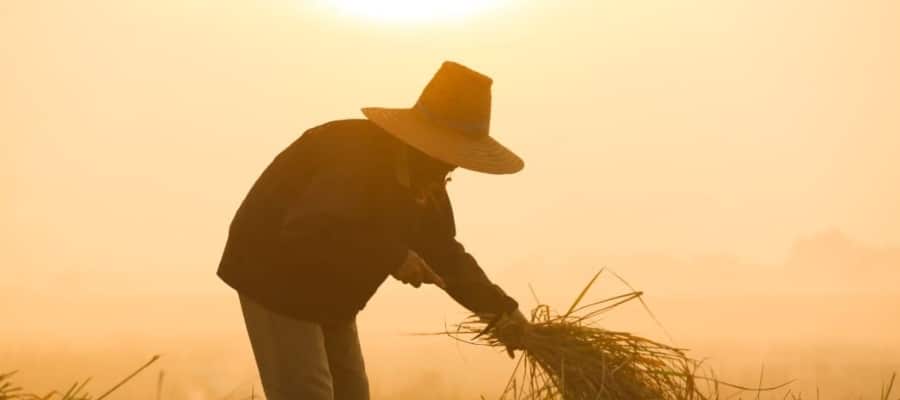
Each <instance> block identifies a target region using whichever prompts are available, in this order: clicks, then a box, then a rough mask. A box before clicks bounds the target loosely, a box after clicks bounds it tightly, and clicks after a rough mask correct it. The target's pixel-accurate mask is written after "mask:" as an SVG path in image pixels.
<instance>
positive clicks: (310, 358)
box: [240, 296, 369, 400]
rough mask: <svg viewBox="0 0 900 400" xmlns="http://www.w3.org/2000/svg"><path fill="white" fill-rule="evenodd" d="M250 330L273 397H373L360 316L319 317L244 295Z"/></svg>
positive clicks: (353, 399)
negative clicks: (292, 313) (282, 310)
mask: <svg viewBox="0 0 900 400" xmlns="http://www.w3.org/2000/svg"><path fill="white" fill-rule="evenodd" d="M240 303H241V311H242V312H243V315H244V323H245V324H246V326H247V335H248V336H249V337H250V345H251V347H252V348H253V356H254V358H255V359H256V366H257V369H258V370H259V376H260V379H261V380H262V385H263V391H264V392H265V395H266V398H267V399H268V400H368V399H369V381H368V378H367V377H366V369H365V363H364V361H363V357H362V350H361V348H360V344H359V333H358V332H357V330H356V321H355V320H349V321H344V322H334V323H316V322H310V321H302V320H298V319H294V318H291V317H288V316H285V315H282V314H278V313H275V312H273V311H270V310H268V309H267V308H265V307H264V306H262V305H261V304H258V303H256V302H255V301H253V300H251V299H248V298H246V297H245V296H240Z"/></svg>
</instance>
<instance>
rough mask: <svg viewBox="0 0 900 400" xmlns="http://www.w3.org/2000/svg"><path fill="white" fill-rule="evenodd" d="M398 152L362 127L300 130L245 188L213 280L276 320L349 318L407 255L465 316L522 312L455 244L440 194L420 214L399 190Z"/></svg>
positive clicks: (337, 124) (341, 124)
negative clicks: (429, 271) (437, 279)
mask: <svg viewBox="0 0 900 400" xmlns="http://www.w3.org/2000/svg"><path fill="white" fill-rule="evenodd" d="M402 146H405V145H404V144H403V143H401V142H400V141H398V140H396V139H394V138H393V137H392V136H391V135H390V134H388V133H387V132H384V131H383V130H382V129H381V128H379V127H378V126H376V125H375V124H373V123H372V122H369V121H368V120H343V121H334V122H330V123H327V124H324V125H321V126H318V127H315V128H313V129H310V130H308V131H306V132H305V133H304V134H303V135H302V136H301V137H300V138H299V139H297V140H296V141H295V142H294V143H293V144H291V145H290V146H288V148H286V149H285V150H284V151H282V152H281V153H280V154H279V155H278V156H277V157H276V158H275V160H274V161H272V163H271V164H270V165H269V166H268V167H267V168H266V169H265V171H264V172H263V173H262V175H261V176H260V177H259V179H257V181H256V183H255V184H254V185H253V187H252V188H251V189H250V192H249V193H248V194H247V197H246V198H245V199H244V201H243V203H242V204H241V206H240V208H239V209H238V211H237V213H236V215H235V217H234V220H233V221H232V223H231V228H230V230H229V235H228V242H227V243H226V245H225V251H224V254H223V255H222V260H221V263H220V265H219V270H218V275H219V276H220V277H221V278H222V280H224V281H225V282H226V283H227V284H228V285H229V286H231V287H233V288H234V289H236V290H237V291H238V292H240V293H241V294H242V295H244V296H247V297H250V298H252V299H254V300H256V301H258V302H260V303H261V304H263V305H264V306H266V307H268V308H269V309H272V310H274V311H276V312H279V313H282V314H286V315H289V316H292V317H294V318H299V319H304V320H311V321H329V320H340V319H348V318H353V317H354V316H355V315H356V313H357V312H359V310H361V309H362V308H363V307H364V306H365V304H366V302H367V301H368V300H369V298H370V297H371V296H372V295H373V294H374V293H375V290H376V289H377V288H378V286H380V285H381V283H382V282H383V281H384V280H385V278H387V276H388V275H389V274H390V273H391V272H392V271H394V270H395V269H396V268H397V267H399V266H400V265H401V264H402V263H403V261H404V260H405V258H406V255H407V250H408V249H412V250H414V251H415V252H417V253H418V254H419V255H421V256H422V257H423V258H424V259H425V260H426V261H427V262H428V264H429V265H430V266H431V267H432V268H433V269H434V270H435V272H437V273H438V274H439V275H440V276H441V277H442V278H443V279H444V281H445V283H446V284H447V292H448V293H449V294H450V295H451V296H452V297H453V298H454V299H455V300H456V301H457V302H459V303H460V304H462V305H463V306H465V307H466V308H468V309H469V310H471V311H473V312H479V313H481V312H488V313H502V312H506V311H510V310H513V309H515V308H516V307H518V305H517V304H516V302H515V301H514V300H513V299H511V298H509V297H508V296H506V295H505V294H504V293H503V291H502V290H500V289H499V287H497V286H496V285H493V284H492V283H491V282H490V280H489V279H488V278H487V276H485V274H484V272H483V271H482V270H481V268H480V267H479V266H478V263H477V262H476V261H475V259H474V258H473V257H472V256H471V255H469V254H468V253H466V251H465V250H464V248H463V246H462V245H460V244H459V242H457V241H456V240H455V234H456V232H455V225H454V221H453V212H452V209H451V207H450V200H449V198H448V197H447V192H446V190H445V189H444V187H443V186H442V185H441V186H438V187H437V189H435V190H434V191H432V192H431V193H430V196H429V198H430V200H429V201H427V202H425V204H424V205H423V204H421V202H416V201H415V199H414V195H413V193H412V192H411V190H410V189H409V188H407V187H405V186H403V185H401V184H400V183H399V182H398V180H397V178H396V169H395V168H396V164H395V163H396V160H397V157H396V154H397V152H398V151H399V149H401V148H402Z"/></svg>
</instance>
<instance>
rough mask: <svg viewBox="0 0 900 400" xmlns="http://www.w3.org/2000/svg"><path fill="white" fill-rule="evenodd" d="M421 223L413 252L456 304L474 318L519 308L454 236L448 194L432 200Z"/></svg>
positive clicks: (442, 193) (444, 192)
mask: <svg viewBox="0 0 900 400" xmlns="http://www.w3.org/2000/svg"><path fill="white" fill-rule="evenodd" d="M432 203H433V204H432V206H431V207H429V208H428V212H427V213H426V215H425V218H424V219H423V221H422V222H423V229H422V230H421V231H420V232H421V235H420V238H419V239H420V240H418V243H416V244H415V245H414V248H413V250H415V251H416V252H418V253H419V254H420V255H422V257H423V258H425V261H426V262H428V264H429V265H430V266H431V267H432V268H433V269H434V270H435V272H437V273H438V275H440V276H441V278H443V279H444V282H445V283H446V284H447V288H446V291H447V293H448V294H449V295H450V296H451V297H453V299H454V300H456V302H457V303H459V304H460V305H462V306H463V307H465V308H467V309H469V310H470V311H472V312H474V313H476V314H483V313H488V314H497V315H499V314H503V313H507V312H510V311H513V310H516V309H518V307H519V305H518V303H516V301H515V300H513V299H512V298H511V297H509V296H507V295H506V293H505V292H503V290H502V289H501V288H500V287H499V286H497V285H495V284H494V283H493V282H491V280H490V279H489V278H488V277H487V275H486V274H485V273H484V270H482V269H481V267H480V266H479V265H478V262H477V261H476V260H475V257H473V256H472V255H471V254H469V253H468V252H466V250H465V248H464V247H463V245H462V244H460V243H459V242H458V241H457V240H456V238H455V236H456V229H455V227H454V221H453V211H452V208H451V206H450V200H449V198H448V196H447V192H446V191H443V190H441V191H440V192H439V193H438V194H437V195H436V196H434V197H433V198H432Z"/></svg>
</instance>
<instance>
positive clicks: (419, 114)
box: [362, 61, 525, 174]
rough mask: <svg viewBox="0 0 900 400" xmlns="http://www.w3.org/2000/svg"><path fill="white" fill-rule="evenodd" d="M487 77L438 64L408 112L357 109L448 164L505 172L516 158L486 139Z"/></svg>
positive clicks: (518, 164)
mask: <svg viewBox="0 0 900 400" xmlns="http://www.w3.org/2000/svg"><path fill="white" fill-rule="evenodd" d="M492 82H493V81H492V80H491V78H489V77H487V76H485V75H482V74H480V73H478V72H475V71H473V70H471V69H469V68H467V67H465V66H462V65H460V64H457V63H454V62H450V61H447V62H444V64H443V65H441V68H440V69H439V70H438V71H437V73H436V74H435V75H434V77H433V78H431V82H428V85H427V86H425V90H423V91H422V95H421V96H420V97H419V101H418V102H416V105H415V106H413V107H412V108H371V107H370V108H363V109H362V112H363V114H365V115H366V117H367V118H368V119H369V120H370V121H372V122H374V123H375V124H376V125H378V126H380V127H381V128H382V129H384V130H385V131H387V132H388V133H390V134H391V135H393V136H395V137H397V138H398V139H400V140H402V141H404V142H406V143H407V144H409V145H410V146H412V147H415V148H416V149H418V150H420V151H422V152H423V153H425V154H428V155H429V156H431V157H434V158H437V159H439V160H441V161H444V162H446V163H448V164H452V165H457V166H459V167H462V168H465V169H470V170H473V171H479V172H485V173H489V174H511V173H514V172H518V171H519V170H521V169H522V167H524V166H525V164H524V162H522V159H521V158H519V156H517V155H515V154H514V153H513V152H512V151H510V150H509V149H507V148H506V147H505V146H503V145H502V144H500V143H499V142H497V141H496V140H494V139H493V138H492V137H490V136H489V135H488V131H489V128H490V122H491V83H492Z"/></svg>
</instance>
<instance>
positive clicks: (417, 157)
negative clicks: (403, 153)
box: [407, 146, 456, 187]
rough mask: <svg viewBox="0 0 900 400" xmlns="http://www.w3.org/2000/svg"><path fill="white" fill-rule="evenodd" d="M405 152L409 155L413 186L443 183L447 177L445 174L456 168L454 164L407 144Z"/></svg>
mask: <svg viewBox="0 0 900 400" xmlns="http://www.w3.org/2000/svg"><path fill="white" fill-rule="evenodd" d="M407 154H408V155H409V157H408V160H409V172H410V180H411V184H412V185H413V186H415V187H424V186H428V185H430V184H434V183H443V181H444V180H446V179H447V174H449V173H450V171H453V170H454V169H456V166H455V165H450V164H447V163H445V162H443V161H441V160H438V159H436V158H434V157H431V156H429V155H427V154H425V153H423V152H421V151H419V150H417V149H415V148H413V147H412V146H407Z"/></svg>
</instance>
